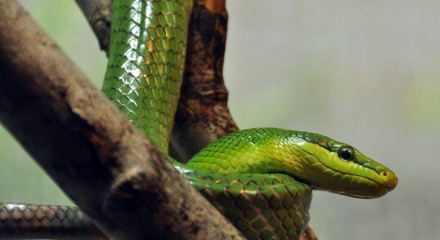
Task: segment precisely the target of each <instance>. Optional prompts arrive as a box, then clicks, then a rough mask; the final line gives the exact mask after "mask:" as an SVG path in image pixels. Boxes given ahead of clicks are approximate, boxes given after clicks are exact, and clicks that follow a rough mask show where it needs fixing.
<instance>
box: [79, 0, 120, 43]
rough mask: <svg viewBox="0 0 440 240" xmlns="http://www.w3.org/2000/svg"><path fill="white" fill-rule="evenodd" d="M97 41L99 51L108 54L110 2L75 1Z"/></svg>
mask: <svg viewBox="0 0 440 240" xmlns="http://www.w3.org/2000/svg"><path fill="white" fill-rule="evenodd" d="M76 3H77V4H78V6H79V7H80V8H81V10H82V12H83V13H84V16H85V17H86V19H87V21H88V22H89V24H90V27H92V30H93V32H94V33H95V36H96V38H97V39H98V42H99V46H100V47H101V50H103V51H105V52H108V47H109V43H110V26H111V20H112V14H111V13H112V11H111V9H112V8H111V4H112V1H111V0H76Z"/></svg>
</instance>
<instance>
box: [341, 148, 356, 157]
mask: <svg viewBox="0 0 440 240" xmlns="http://www.w3.org/2000/svg"><path fill="white" fill-rule="evenodd" d="M338 153H339V157H340V158H341V159H343V160H352V159H353V157H354V153H353V150H352V149H351V148H348V147H341V148H340V149H339V151H338Z"/></svg>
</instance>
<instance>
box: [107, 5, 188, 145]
mask: <svg viewBox="0 0 440 240" xmlns="http://www.w3.org/2000/svg"><path fill="white" fill-rule="evenodd" d="M191 9H192V1H165V0H142V1H141V0H126V1H123V0H114V3H113V16H112V18H113V19H112V27H111V31H112V33H111V39H110V49H109V61H108V66H107V72H106V75H105V79H104V84H103V88H102V89H103V92H104V93H105V94H106V95H107V96H108V97H109V98H110V99H111V100H113V101H114V102H115V104H116V106H117V107H118V108H119V109H120V110H121V111H122V112H124V113H125V114H126V115H127V117H128V118H129V119H130V120H131V121H132V122H133V123H134V124H135V125H136V126H137V127H138V128H139V129H141V130H142V131H143V132H144V133H145V134H146V135H147V136H148V137H149V138H150V139H151V140H152V141H153V143H154V144H155V145H156V146H157V147H159V148H160V149H161V150H162V151H164V152H168V145H169V138H170V134H171V130H172V126H173V120H174V114H175V112H176V107H177V102H178V98H179V93H180V86H181V82H182V78H183V68H184V62H185V53H186V40H187V32H188V19H189V17H190V14H191Z"/></svg>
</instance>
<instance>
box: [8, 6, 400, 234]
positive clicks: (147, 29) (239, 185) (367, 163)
mask: <svg viewBox="0 0 440 240" xmlns="http://www.w3.org/2000/svg"><path fill="white" fill-rule="evenodd" d="M191 8H192V2H191V1H183V0H175V1H166V0H142V1H141V0H126V1H122V0H119V1H118V0H114V1H113V22H112V35H111V44H110V51H109V63H108V68H107V73H106V77H105V81H104V85H103V91H104V93H105V94H106V95H107V96H108V97H109V98H110V99H112V100H113V101H114V102H115V104H116V106H117V107H118V108H119V109H120V110H121V111H122V112H124V113H125V114H126V115H127V116H128V118H129V119H130V120H131V121H132V122H133V123H134V124H135V125H137V126H138V127H139V129H141V130H142V131H143V132H144V133H145V134H146V136H148V138H149V139H151V140H152V141H153V143H154V144H155V145H156V146H157V147H158V148H159V149H160V150H162V151H164V152H168V144H169V137H170V133H171V129H172V125H173V119H174V114H175V111H176V106H177V101H178V96H179V92H180V86H181V81H182V74H183V68H184V61H185V50H186V49H185V48H186V39H187V29H188V21H189V16H190V14H191ZM171 161H173V163H174V165H175V167H176V169H177V170H178V171H179V172H181V173H182V174H183V175H185V176H186V177H187V178H188V180H189V181H190V182H191V184H192V185H193V186H194V187H195V188H197V189H198V190H199V191H200V192H201V193H202V194H203V195H204V196H205V197H206V198H207V199H208V200H209V201H210V202H211V203H212V204H213V205H214V206H215V207H216V208H217V209H218V210H219V211H220V212H222V213H223V214H224V215H225V216H227V217H228V218H229V219H230V220H231V222H232V223H233V224H234V225H235V226H236V227H237V228H238V229H239V230H240V231H241V232H242V233H243V234H244V235H245V236H246V237H247V238H248V239H297V238H298V237H299V236H300V234H301V232H302V231H303V230H304V228H305V226H306V225H307V223H308V221H309V215H308V210H309V207H310V202H311V198H312V195H311V194H312V188H317V189H323V190H327V191H332V192H336V193H340V194H344V195H350V196H354V197H361V198H373V197H379V196H382V195H384V194H385V193H387V192H388V191H390V190H391V189H393V188H394V187H395V186H396V184H397V177H396V175H395V174H394V173H393V172H392V171H391V170H389V169H388V168H386V167H384V166H382V165H380V164H378V163H376V162H375V161H373V160H371V159H370V158H368V157H366V156H364V155H363V154H362V153H360V152H359V151H358V150H356V149H355V148H353V147H351V146H349V145H347V144H345V143H341V142H338V141H335V140H333V139H330V138H328V137H325V136H322V135H319V134H313V133H307V132H300V131H290V130H283V129H275V128H262V129H248V130H243V131H239V132H236V133H232V134H230V135H228V136H225V137H223V138H221V139H219V140H218V141H216V142H214V143H212V144H210V145H209V146H207V147H206V148H205V149H203V150H202V151H201V152H199V153H198V154H197V155H196V156H194V158H193V159H191V160H190V161H189V163H188V164H186V165H184V164H181V163H178V162H176V161H174V160H172V159H171ZM1 209H3V210H1ZM1 209H0V220H1V221H0V228H1V227H2V226H3V227H4V226H5V220H4V219H7V218H8V217H9V215H8V214H9V211H7V210H4V209H5V207H3V208H1ZM2 211H3V212H2Z"/></svg>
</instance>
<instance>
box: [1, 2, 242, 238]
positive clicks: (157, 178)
mask: <svg viewBox="0 0 440 240" xmlns="http://www.w3.org/2000/svg"><path fill="white" fill-rule="evenodd" d="M0 15H1V16H2V17H1V18H0V121H1V122H2V123H3V124H4V125H5V127H6V128H7V129H8V130H9V131H10V132H11V133H12V134H13V135H14V136H15V137H16V138H17V140H18V141H19V142H20V143H21V144H22V145H23V147H24V148H25V149H26V150H27V151H28V152H29V153H30V154H31V155H32V156H33V158H34V159H35V160H36V161H37V162H38V163H39V164H40V165H41V166H42V167H43V168H44V169H45V171H46V172H47V173H48V174H49V175H50V176H51V177H52V178H53V179H54V180H55V182H56V183H57V184H58V185H59V186H60V187H61V188H62V189H63V190H64V191H65V193H66V194H67V195H68V196H69V197H70V198H71V199H72V200H73V201H74V202H75V203H76V204H77V205H78V206H79V207H80V208H81V209H82V210H83V211H84V212H85V213H86V214H87V215H88V216H89V217H90V218H91V219H92V220H93V221H94V222H95V223H96V224H97V225H98V227H99V228H100V229H101V230H103V231H104V232H105V233H106V234H107V235H108V236H110V237H112V238H115V239H147V238H154V237H157V236H161V237H164V238H179V239H222V238H224V239H239V238H241V235H240V233H239V232H238V231H237V230H236V229H235V228H233V226H232V225H230V224H229V223H228V222H227V221H226V220H225V219H224V218H223V216H221V215H220V214H219V213H218V212H217V211H216V210H215V209H213V208H212V206H210V204H209V203H208V202H207V201H206V200H205V199H204V198H203V197H201V196H200V195H199V194H198V193H197V192H196V191H195V190H194V188H193V187H192V186H191V185H190V184H189V183H188V182H187V181H186V179H184V178H183V177H182V176H180V175H179V174H178V173H177V172H176V171H175V169H174V168H173V166H172V165H171V163H170V162H169V161H167V157H166V155H165V154H163V153H161V152H160V151H158V150H157V149H156V148H155V147H154V145H153V144H152V143H151V142H150V141H149V140H148V139H146V138H145V137H144V136H143V135H142V134H141V133H140V132H139V131H138V130H137V129H136V127H135V126H133V125H132V124H131V123H130V122H129V121H128V120H127V119H126V118H125V116H123V115H122V114H121V113H120V112H119V111H118V110H117V109H116V108H115V107H114V106H113V103H111V102H110V101H109V100H108V99H107V98H106V97H105V96H104V95H103V94H102V93H101V92H100V91H99V90H98V89H96V88H94V87H93V86H92V84H90V83H89V81H88V80H87V78H86V77H85V76H84V74H83V73H82V72H81V71H80V70H79V69H78V68H77V67H76V66H75V65H74V63H72V62H71V61H70V60H69V59H68V57H67V56H65V55H64V54H63V53H62V52H61V50H60V49H59V48H58V47H57V46H56V45H55V43H54V42H53V41H52V40H51V39H50V38H49V37H48V36H47V35H46V34H45V33H44V32H43V31H42V30H41V29H40V27H39V26H38V25H36V23H35V22H34V21H33V20H32V19H31V18H30V17H29V15H28V14H27V13H26V12H25V11H24V10H23V9H22V8H21V7H20V6H19V4H17V3H16V2H15V1H1V2H0Z"/></svg>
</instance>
